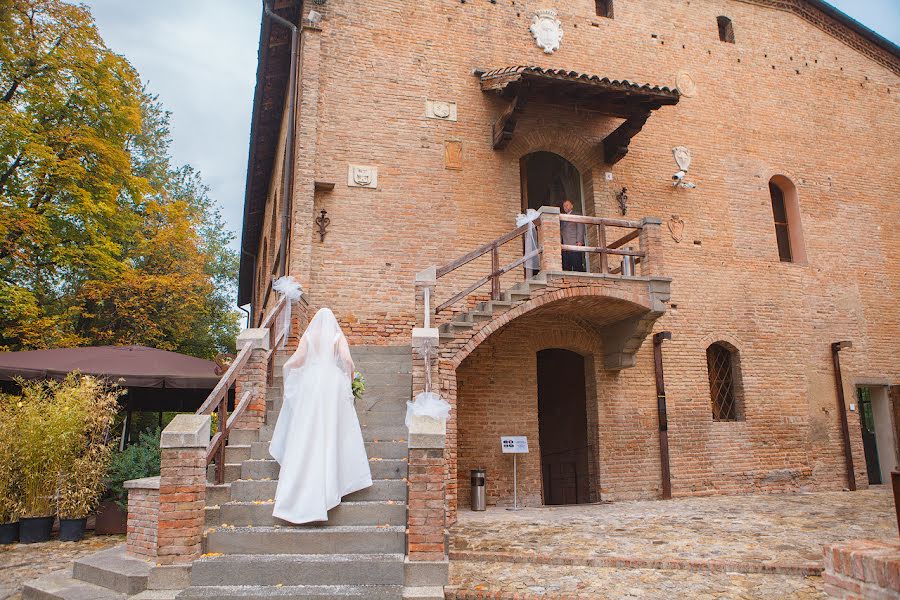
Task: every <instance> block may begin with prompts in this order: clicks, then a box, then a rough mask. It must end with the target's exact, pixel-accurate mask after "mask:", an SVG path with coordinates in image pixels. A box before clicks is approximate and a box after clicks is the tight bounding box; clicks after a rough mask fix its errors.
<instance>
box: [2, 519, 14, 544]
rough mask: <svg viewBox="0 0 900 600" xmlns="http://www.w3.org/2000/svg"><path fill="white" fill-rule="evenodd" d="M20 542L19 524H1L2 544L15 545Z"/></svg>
mask: <svg viewBox="0 0 900 600" xmlns="http://www.w3.org/2000/svg"><path fill="white" fill-rule="evenodd" d="M18 541H19V522H18V521H16V522H15V523H0V544H14V543H16V542H18Z"/></svg>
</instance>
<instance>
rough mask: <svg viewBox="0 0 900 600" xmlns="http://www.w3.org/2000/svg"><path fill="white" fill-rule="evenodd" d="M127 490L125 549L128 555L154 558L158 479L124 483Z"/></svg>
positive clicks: (157, 520)
mask: <svg viewBox="0 0 900 600" xmlns="http://www.w3.org/2000/svg"><path fill="white" fill-rule="evenodd" d="M125 489H127V490H128V535H127V541H126V545H125V548H126V550H127V551H128V552H129V553H130V554H134V555H136V556H141V557H146V558H156V544H157V526H158V524H159V477H148V478H146V479H134V480H131V481H126V482H125Z"/></svg>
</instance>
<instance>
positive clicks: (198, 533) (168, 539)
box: [157, 448, 206, 565]
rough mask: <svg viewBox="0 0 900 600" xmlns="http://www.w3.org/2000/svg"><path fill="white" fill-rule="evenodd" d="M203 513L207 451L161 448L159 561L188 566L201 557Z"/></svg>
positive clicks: (204, 507)
mask: <svg viewBox="0 0 900 600" xmlns="http://www.w3.org/2000/svg"><path fill="white" fill-rule="evenodd" d="M205 510H206V448H163V450H162V461H161V468H160V480H159V529H158V534H157V535H158V542H159V543H158V551H157V554H158V561H159V564H163V565H170V564H179V563H186V562H187V563H189V562H191V561H192V560H194V559H195V558H197V557H198V556H200V553H201V544H202V537H203V527H204V520H205V514H204V511H205Z"/></svg>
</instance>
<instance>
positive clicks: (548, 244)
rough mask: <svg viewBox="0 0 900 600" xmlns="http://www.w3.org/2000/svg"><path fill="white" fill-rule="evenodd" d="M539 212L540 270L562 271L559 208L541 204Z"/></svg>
mask: <svg viewBox="0 0 900 600" xmlns="http://www.w3.org/2000/svg"><path fill="white" fill-rule="evenodd" d="M538 212H539V213H541V232H540V239H541V246H543V247H544V253H543V254H542V255H541V271H543V272H545V273H546V272H551V271H556V272H559V271H562V270H563V268H562V238H561V237H560V233H559V208H558V207H556V206H542V207H541V208H540V209H539V210H538Z"/></svg>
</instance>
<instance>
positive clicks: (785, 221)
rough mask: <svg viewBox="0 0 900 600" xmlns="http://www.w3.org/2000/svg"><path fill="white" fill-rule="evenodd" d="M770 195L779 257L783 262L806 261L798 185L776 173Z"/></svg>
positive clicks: (770, 185) (771, 182) (772, 180)
mask: <svg viewBox="0 0 900 600" xmlns="http://www.w3.org/2000/svg"><path fill="white" fill-rule="evenodd" d="M769 196H770V197H771V198H772V218H773V219H774V221H775V241H776V243H777V245H778V258H779V259H780V260H781V262H797V263H805V262H806V250H805V247H804V244H803V231H802V229H801V227H800V204H799V201H798V199H797V187H796V186H795V185H794V184H793V183H792V182H791V180H790V179H788V178H787V177H784V176H782V175H776V176H775V177H773V178H772V179H771V180H769Z"/></svg>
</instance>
